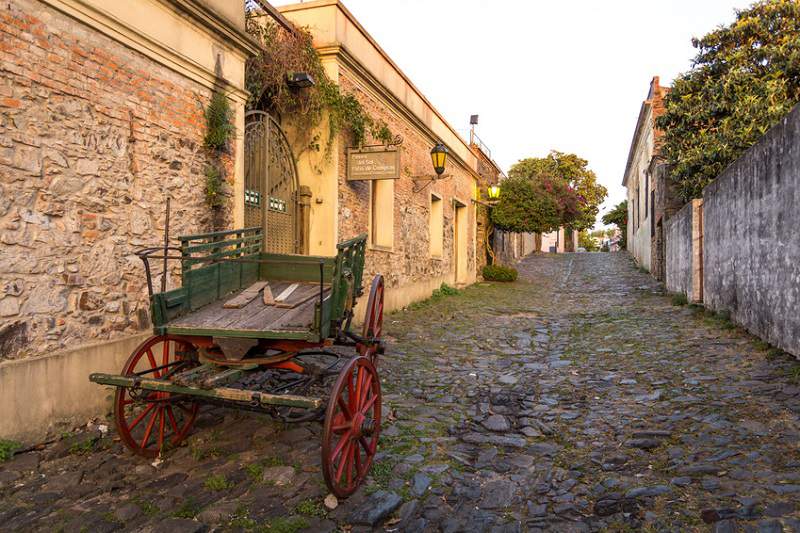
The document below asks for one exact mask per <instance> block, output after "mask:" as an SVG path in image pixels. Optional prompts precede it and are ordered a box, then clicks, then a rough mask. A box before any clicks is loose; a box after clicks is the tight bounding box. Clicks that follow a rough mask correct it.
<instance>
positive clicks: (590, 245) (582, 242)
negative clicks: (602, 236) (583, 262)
mask: <svg viewBox="0 0 800 533" xmlns="http://www.w3.org/2000/svg"><path fill="white" fill-rule="evenodd" d="M594 239H595V237H594V232H592V233H589V231H588V230H583V231H581V232H580V233H578V246H580V247H581V248H583V249H584V250H586V251H587V252H596V251H598V250H599V249H600V246H598V244H597V241H595V240H594Z"/></svg>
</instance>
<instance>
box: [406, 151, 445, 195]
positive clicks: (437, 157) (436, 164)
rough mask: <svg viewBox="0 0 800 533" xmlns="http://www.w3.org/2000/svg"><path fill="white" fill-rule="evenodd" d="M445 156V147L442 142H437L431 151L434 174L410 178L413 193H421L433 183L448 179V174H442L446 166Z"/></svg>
mask: <svg viewBox="0 0 800 533" xmlns="http://www.w3.org/2000/svg"><path fill="white" fill-rule="evenodd" d="M447 154H448V151H447V147H446V146H445V145H444V143H442V142H439V143H438V144H437V145H436V146H434V147H433V149H431V163H433V170H434V171H435V172H436V174H435V175H433V176H430V175H427V176H414V177H413V178H412V179H413V180H414V188H413V189H412V190H413V192H415V193H416V192H421V191H422V190H423V189H424V188H425V187H427V186H428V185H430V184H431V183H433V182H434V181H437V180H442V179H445V178H449V177H450V174H445V173H444V167H445V166H446V165H447Z"/></svg>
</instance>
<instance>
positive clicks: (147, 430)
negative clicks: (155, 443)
mask: <svg viewBox="0 0 800 533" xmlns="http://www.w3.org/2000/svg"><path fill="white" fill-rule="evenodd" d="M153 406H154V407H155V404H153ZM157 414H158V410H156V412H154V413H153V414H152V415H151V416H150V420H148V421H147V427H146V428H145V430H144V437H142V448H147V443H148V442H149V441H150V434H151V433H152V432H153V425H155V422H156V415H157Z"/></svg>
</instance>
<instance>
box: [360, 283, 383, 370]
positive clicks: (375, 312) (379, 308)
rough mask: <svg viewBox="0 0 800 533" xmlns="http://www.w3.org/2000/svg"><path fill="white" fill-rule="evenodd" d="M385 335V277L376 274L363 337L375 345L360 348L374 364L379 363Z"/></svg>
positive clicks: (370, 293)
mask: <svg viewBox="0 0 800 533" xmlns="http://www.w3.org/2000/svg"><path fill="white" fill-rule="evenodd" d="M382 335H383V276H382V275H380V274H376V275H375V277H374V278H372V286H371V287H370V290H369V300H367V313H366V316H365V317H364V329H363V331H362V333H361V336H362V337H363V338H364V339H366V340H369V341H372V342H374V344H372V343H371V344H368V345H363V344H360V345H359V346H358V353H359V354H361V355H363V356H366V357H369V358H370V361H372V363H373V364H377V363H378V360H377V358H378V350H379V347H380V340H381V336H382Z"/></svg>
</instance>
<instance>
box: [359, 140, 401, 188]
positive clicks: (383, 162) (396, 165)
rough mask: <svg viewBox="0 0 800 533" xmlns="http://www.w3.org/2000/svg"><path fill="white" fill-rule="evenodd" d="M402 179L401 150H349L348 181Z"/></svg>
mask: <svg viewBox="0 0 800 533" xmlns="http://www.w3.org/2000/svg"><path fill="white" fill-rule="evenodd" d="M396 179H400V150H397V149H385V148H384V149H377V150H376V149H369V148H357V149H356V148H351V149H348V150H347V181H362V180H396Z"/></svg>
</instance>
